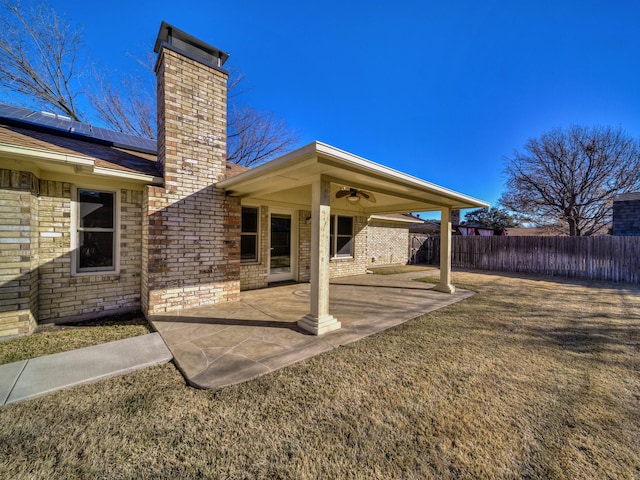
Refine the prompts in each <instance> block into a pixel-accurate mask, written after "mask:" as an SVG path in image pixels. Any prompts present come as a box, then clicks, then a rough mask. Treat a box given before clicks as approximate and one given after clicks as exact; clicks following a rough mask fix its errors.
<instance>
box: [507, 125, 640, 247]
mask: <svg viewBox="0 0 640 480" xmlns="http://www.w3.org/2000/svg"><path fill="white" fill-rule="evenodd" d="M504 172H505V175H506V178H507V182H506V190H505V191H504V193H503V194H502V196H501V198H500V201H499V202H500V204H501V205H503V206H504V207H506V208H507V209H509V210H511V211H513V212H516V213H518V214H522V215H525V216H527V217H528V218H530V219H531V221H532V222H533V223H534V224H536V225H538V226H549V227H553V228H556V229H558V230H561V231H563V232H564V233H568V234H569V235H572V236H581V235H583V236H586V235H592V234H594V233H596V232H599V231H602V230H605V229H606V228H607V227H608V225H609V224H610V223H611V217H612V210H613V197H614V196H615V195H616V194H618V193H624V192H630V191H635V190H638V189H639V188H640V146H639V144H638V141H637V140H635V139H633V138H631V137H630V136H629V135H628V134H627V133H625V132H624V131H623V130H622V129H613V128H611V127H583V126H571V127H569V128H567V129H566V130H563V129H559V128H558V129H554V130H551V131H549V132H547V133H544V134H542V135H541V136H540V138H532V139H529V140H528V141H527V143H526V144H525V146H524V150H523V151H522V152H520V151H517V150H516V151H515V152H514V154H513V155H512V156H511V157H508V158H506V159H505V169H504Z"/></svg>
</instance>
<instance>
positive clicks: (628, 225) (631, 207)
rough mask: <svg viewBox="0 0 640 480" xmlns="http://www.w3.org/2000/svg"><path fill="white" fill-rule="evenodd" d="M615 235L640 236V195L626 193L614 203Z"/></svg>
mask: <svg viewBox="0 0 640 480" xmlns="http://www.w3.org/2000/svg"><path fill="white" fill-rule="evenodd" d="M613 235H617V236H631V235H639V236H640V193H626V194H621V195H618V196H617V197H616V199H615V200H614V202H613Z"/></svg>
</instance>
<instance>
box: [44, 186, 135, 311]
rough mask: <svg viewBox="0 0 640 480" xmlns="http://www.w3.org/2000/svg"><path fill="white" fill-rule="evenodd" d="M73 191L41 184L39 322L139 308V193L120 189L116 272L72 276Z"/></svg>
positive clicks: (70, 188) (69, 188) (63, 187)
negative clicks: (118, 258)
mask: <svg viewBox="0 0 640 480" xmlns="http://www.w3.org/2000/svg"><path fill="white" fill-rule="evenodd" d="M78 186H82V183H78ZM73 188H74V185H72V184H71V183H67V182H60V181H53V180H41V181H40V197H39V204H40V223H39V226H38V229H39V232H40V249H39V253H40V258H39V268H38V271H39V275H38V276H39V285H40V288H39V320H40V321H79V320H83V319H89V318H96V317H100V316H104V315H111V314H119V313H124V312H129V311H134V310H139V309H140V269H141V253H142V221H141V220H142V192H141V191H139V190H131V189H118V192H119V197H120V198H119V200H120V201H119V205H120V211H119V212H118V215H119V218H120V230H119V234H118V242H119V245H120V261H119V270H118V271H117V272H92V273H90V274H78V275H74V274H73V272H72V266H71V255H72V253H73V252H72V251H71V235H73V234H74V232H72V230H71V211H72V209H71V191H72V189H73Z"/></svg>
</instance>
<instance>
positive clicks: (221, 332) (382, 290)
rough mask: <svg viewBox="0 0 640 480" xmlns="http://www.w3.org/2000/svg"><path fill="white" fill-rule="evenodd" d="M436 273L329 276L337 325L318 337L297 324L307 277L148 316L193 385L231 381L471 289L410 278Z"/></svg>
mask: <svg viewBox="0 0 640 480" xmlns="http://www.w3.org/2000/svg"><path fill="white" fill-rule="evenodd" d="M438 275H439V272H438V271H426V272H425V271H422V272H412V273H404V274H398V275H371V274H369V275H357V276H352V277H344V278H340V279H336V280H332V281H331V283H330V285H329V286H328V288H327V290H328V291H327V293H328V295H327V297H328V298H329V299H330V300H329V306H328V308H329V309H330V311H331V312H332V314H333V315H335V317H336V318H339V319H340V323H341V326H342V328H340V329H337V330H334V331H331V332H328V333H326V334H325V335H322V336H317V335H313V334H311V333H310V332H308V331H306V330H305V329H303V328H301V327H300V326H299V324H298V321H299V320H300V318H302V317H303V316H305V315H306V314H307V313H308V311H309V300H310V297H311V292H312V288H311V285H310V284H309V283H300V284H290V285H282V286H277V287H271V288H267V289H261V290H251V291H247V292H242V293H241V295H240V300H239V301H238V302H229V303H224V304H217V305H211V306H205V307H197V308H192V309H186V310H182V311H180V312H179V314H176V315H174V316H154V317H151V318H150V319H149V320H150V321H151V323H152V325H153V327H154V328H155V329H156V330H157V331H158V332H159V333H160V334H161V335H162V338H163V339H164V341H165V343H166V344H167V345H168V347H169V349H170V350H171V352H172V353H173V356H174V361H175V363H176V365H177V366H178V368H179V369H180V371H181V372H182V373H183V375H184V376H185V378H186V379H187V382H188V383H189V384H190V385H192V386H195V387H199V388H217V387H222V386H225V385H232V384H235V383H239V382H243V381H246V380H249V379H251V378H254V377H257V376H260V375H263V374H266V373H269V372H272V371H274V370H277V369H279V368H282V367H285V366H287V365H291V364H293V363H295V362H298V361H301V360H304V359H307V358H310V357H312V356H314V355H317V354H319V353H322V352H326V351H329V350H332V349H334V348H337V347H339V346H341V345H345V344H348V343H351V342H354V341H357V340H360V339H361V338H364V337H366V336H369V335H372V334H374V333H377V332H380V331H383V330H386V329H388V328H390V327H393V326H395V325H399V324H401V323H404V322H406V321H407V320H410V319H413V318H415V317H418V316H420V315H422V314H424V313H427V312H430V311H433V310H436V309H439V308H442V307H445V306H448V305H451V304H453V303H455V302H458V301H460V300H463V299H465V298H468V297H470V296H471V295H473V292H470V291H468V290H461V289H458V290H456V291H455V292H453V293H452V294H450V295H444V294H442V293H441V292H438V291H436V290H435V289H434V284H431V283H424V282H418V281H414V280H413V279H415V278H417V277H425V276H432V277H433V278H434V280H435V279H437V278H439V277H438Z"/></svg>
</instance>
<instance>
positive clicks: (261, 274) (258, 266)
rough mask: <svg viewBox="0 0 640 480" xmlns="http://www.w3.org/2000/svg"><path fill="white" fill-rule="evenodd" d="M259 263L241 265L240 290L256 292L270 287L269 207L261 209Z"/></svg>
mask: <svg viewBox="0 0 640 480" xmlns="http://www.w3.org/2000/svg"><path fill="white" fill-rule="evenodd" d="M258 211H259V212H260V213H259V216H260V217H259V223H258V228H259V230H258V261H257V262H253V263H242V264H240V289H241V290H255V289H257V288H265V287H266V286H267V285H269V207H265V206H262V207H259V210H258Z"/></svg>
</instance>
